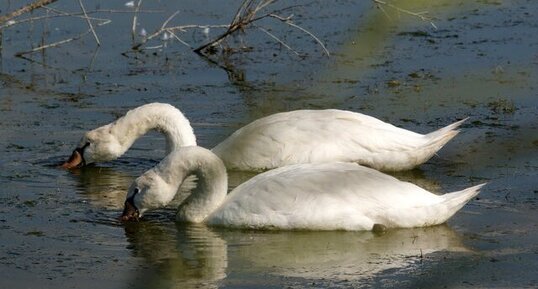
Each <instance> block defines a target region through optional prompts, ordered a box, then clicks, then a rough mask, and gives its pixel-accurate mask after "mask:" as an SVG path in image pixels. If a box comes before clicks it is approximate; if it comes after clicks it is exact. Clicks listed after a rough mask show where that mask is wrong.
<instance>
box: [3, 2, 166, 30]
mask: <svg viewBox="0 0 538 289" xmlns="http://www.w3.org/2000/svg"><path fill="white" fill-rule="evenodd" d="M43 9H46V10H51V11H53V12H55V13H58V14H56V15H44V16H36V17H30V18H25V19H21V20H11V21H9V22H8V23H5V24H2V25H0V29H3V28H6V27H11V26H14V25H18V24H22V23H26V22H32V21H39V20H43V19H50V18H58V17H79V18H84V13H82V12H77V13H67V12H63V11H60V10H57V9H52V8H49V7H43ZM138 12H139V13H162V12H163V11H161V10H140V11H138ZM86 13H87V14H88V15H89V14H95V13H134V11H124V10H92V11H86ZM88 18H89V19H90V20H94V21H101V22H104V23H102V24H108V23H110V22H111V20H110V19H106V18H95V17H88ZM102 24H101V25H102Z"/></svg>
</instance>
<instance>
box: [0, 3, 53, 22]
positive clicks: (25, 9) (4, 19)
mask: <svg viewBox="0 0 538 289" xmlns="http://www.w3.org/2000/svg"><path fill="white" fill-rule="evenodd" d="M56 1H58V0H37V1H35V2H33V3H30V4H28V5H26V6H24V7H22V8H19V9H17V10H15V11H13V12H11V13H9V14H7V15H4V16H0V24H2V23H4V22H7V21H9V20H11V19H13V18H15V17H18V16H21V15H22V14H25V13H28V12H31V11H33V10H35V9H37V8H40V7H43V6H45V5H49V4H51V3H53V2H56Z"/></svg>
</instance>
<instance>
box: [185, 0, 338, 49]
mask: <svg viewBox="0 0 538 289" xmlns="http://www.w3.org/2000/svg"><path fill="white" fill-rule="evenodd" d="M276 1H277V0H260V1H258V2H256V0H245V1H243V3H242V4H241V6H240V7H239V9H238V10H237V12H236V14H235V16H234V18H233V20H232V22H231V23H230V25H228V28H227V29H226V31H225V32H224V33H222V34H220V35H219V36H217V37H216V38H215V39H213V40H211V41H210V42H208V43H206V44H204V45H202V46H200V47H198V48H196V49H194V50H193V51H194V52H195V53H197V54H199V55H202V56H206V55H205V54H204V52H205V51H206V50H207V49H210V48H212V47H215V46H217V45H219V44H220V43H221V42H222V41H224V40H225V39H226V38H227V37H229V36H230V35H232V34H234V33H236V32H238V31H244V30H245V29H246V28H247V27H248V26H249V25H253V26H254V23H255V22H257V21H260V20H262V19H265V18H274V19H278V20H280V21H282V22H284V23H285V24H287V25H289V26H291V27H294V28H296V29H299V30H301V31H302V32H304V33H306V34H307V35H308V36H310V37H312V38H313V39H314V40H315V41H316V42H317V43H318V44H319V45H320V46H321V47H322V48H323V51H324V52H325V54H326V55H327V56H329V55H330V53H329V51H328V50H327V48H326V47H325V45H323V43H322V42H321V40H319V38H317V37H316V36H315V35H314V34H313V33H311V32H310V31H308V30H306V29H305V28H302V27H301V26H299V25H297V24H295V23H293V22H292V20H291V19H292V17H293V15H290V16H288V17H282V16H280V15H278V13H280V12H283V11H285V10H289V9H291V8H292V7H287V8H284V9H280V10H275V11H272V12H269V13H266V14H262V15H258V14H259V13H260V12H261V11H262V10H264V9H265V8H266V7H268V6H269V5H271V4H273V3H275V2H276ZM255 27H257V28H258V29H260V30H261V31H262V32H264V33H265V34H267V35H269V36H270V37H271V38H272V39H274V40H275V41H277V42H278V43H280V44H281V45H283V46H284V47H286V48H287V49H289V50H290V51H292V52H293V53H295V54H296V55H299V53H298V52H297V51H295V50H294V49H292V48H291V47H290V46H289V45H288V44H286V43H285V42H284V41H282V40H281V39H280V38H278V37H277V36H276V35H274V34H272V33H270V32H269V31H267V30H266V29H264V28H261V27H259V26H255Z"/></svg>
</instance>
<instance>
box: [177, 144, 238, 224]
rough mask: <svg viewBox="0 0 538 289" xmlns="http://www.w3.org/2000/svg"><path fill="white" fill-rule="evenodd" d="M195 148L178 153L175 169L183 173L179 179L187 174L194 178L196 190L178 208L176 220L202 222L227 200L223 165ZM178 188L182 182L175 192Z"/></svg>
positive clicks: (211, 154) (209, 153) (225, 175)
mask: <svg viewBox="0 0 538 289" xmlns="http://www.w3.org/2000/svg"><path fill="white" fill-rule="evenodd" d="M186 149H188V150H186ZM198 149H200V148H199V147H189V148H185V149H181V150H180V151H179V154H181V159H182V162H180V163H179V164H178V168H179V169H180V170H181V171H182V172H181V173H180V175H181V176H182V179H183V180H184V179H185V178H186V177H188V176H190V175H196V177H197V179H198V181H197V186H196V188H195V189H194V190H193V191H192V193H191V194H190V196H189V197H187V199H185V201H184V202H183V203H182V204H181V205H180V206H179V208H178V215H177V219H178V220H179V221H184V222H190V223H201V222H203V221H204V220H205V219H206V218H207V217H208V216H209V215H210V214H211V213H212V212H214V211H215V210H216V209H217V208H218V207H220V205H221V204H222V203H223V202H224V200H225V198H226V194H227V190H228V176H227V174H226V168H225V167H224V164H223V163H222V161H221V160H220V159H219V158H218V157H217V156H216V155H215V154H213V153H211V152H210V151H209V150H206V149H202V151H200V150H198ZM186 152H187V153H186ZM174 153H176V152H174ZM179 186H181V183H180V184H178V187H177V188H178V191H179Z"/></svg>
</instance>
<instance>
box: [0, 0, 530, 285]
mask: <svg viewBox="0 0 538 289" xmlns="http://www.w3.org/2000/svg"><path fill="white" fill-rule="evenodd" d="M14 2H15V1H7V3H6V2H2V3H0V10H1V12H0V14H4V13H5V12H6V11H11V10H13V9H14V8H15V7H19V6H20V5H21V3H18V2H17V3H14ZM67 2H69V3H67ZM239 2H240V1H229V2H227V3H226V4H222V3H221V1H209V0H208V1H160V2H151V3H150V1H147V3H146V2H144V3H143V8H145V9H148V10H149V9H151V10H159V11H160V12H159V13H154V12H152V13H149V12H144V13H142V14H141V15H140V16H139V19H140V20H139V21H140V23H141V24H140V25H141V27H144V28H145V29H146V30H147V31H148V32H151V31H153V30H154V29H156V28H157V27H160V25H161V24H162V22H163V21H164V20H165V19H166V18H167V17H168V16H169V15H171V14H172V13H173V12H174V11H176V10H178V9H179V10H180V14H179V15H178V17H177V18H175V19H174V21H173V23H174V24H175V25H179V24H192V23H196V24H222V23H227V22H228V21H229V19H230V18H231V17H232V15H233V13H234V12H235V9H236V7H237V6H238V5H239ZM295 2H297V3H299V4H303V3H304V2H301V1H293V2H292V4H295ZM355 2H360V3H355ZM306 3H307V4H305V5H304V6H301V7H296V8H295V9H294V10H293V13H294V15H295V17H296V21H297V23H298V24H300V25H301V26H303V27H305V28H307V29H308V30H309V31H312V32H313V33H315V34H316V35H317V36H318V37H319V38H320V39H321V40H322V41H323V42H324V43H325V44H326V45H327V47H328V49H329V50H330V51H331V53H332V55H331V57H326V56H323V53H322V50H321V48H320V47H319V46H317V45H316V43H315V42H314V41H313V40H312V39H310V38H309V37H307V36H306V35H304V34H302V33H301V32H300V31H297V30H294V29H292V28H290V27H287V26H285V25H282V24H281V23H276V22H273V21H266V22H264V23H262V24H260V25H263V27H266V28H271V29H272V30H271V31H272V32H273V33H274V34H276V35H279V36H280V37H281V38H282V39H283V40H285V41H286V42H287V43H288V44H290V45H291V46H292V47H293V48H294V49H295V50H297V51H299V52H301V53H306V54H307V56H306V58H304V59H303V58H300V57H297V56H295V55H294V54H293V53H292V52H289V51H288V50H286V49H285V48H284V47H282V46H281V45H279V44H278V43H275V42H273V41H272V39H271V38H269V37H268V36H266V35H265V34H263V33H262V32H260V31H259V30H249V31H247V33H246V34H245V35H244V36H242V37H238V38H236V41H237V42H238V43H243V44H245V45H246V46H251V47H252V49H251V50H250V51H249V52H245V53H239V54H234V55H231V56H230V57H229V58H228V59H226V60H223V61H222V62H221V63H226V68H227V69H228V71H226V70H224V69H223V68H222V67H219V66H217V65H214V64H212V63H210V62H207V61H205V60H204V59H202V58H200V57H198V56H197V55H196V54H194V53H192V52H191V51H190V50H189V49H188V48H186V47H185V46H183V45H181V44H178V43H177V42H169V43H167V47H165V48H164V49H160V50H152V51H148V52H145V53H139V54H132V53H128V54H127V56H123V55H122V54H121V53H122V52H125V51H129V47H130V45H131V36H130V29H131V21H132V13H114V14H110V13H105V12H101V13H97V14H94V16H95V17H99V18H108V19H112V20H113V22H112V23H111V24H109V25H106V26H102V27H97V33H98V35H99V36H100V38H101V39H100V40H101V42H102V45H101V47H99V48H96V45H95V42H94V40H93V38H92V36H91V34H88V35H87V36H85V37H84V38H82V39H80V40H78V41H75V42H72V43H70V44H68V45H66V46H63V47H58V48H54V49H49V50H47V51H46V52H45V53H43V54H42V53H34V54H30V55H26V58H27V59H22V58H16V57H13V55H14V54H15V53H16V52H19V51H24V50H29V49H31V48H32V47H36V46H39V45H40V43H41V42H42V41H44V42H45V43H50V42H54V41H58V40H61V39H66V38H69V37H72V36H74V35H76V34H78V33H81V32H83V31H85V30H86V29H87V26H86V25H87V24H86V22H85V21H84V20H83V19H79V18H58V19H56V18H54V19H49V20H48V21H47V22H43V21H34V22H33V23H30V24H25V25H19V26H14V27H11V28H8V29H6V30H5V31H4V35H3V51H2V52H3V55H2V62H1V70H0V152H1V154H0V184H1V186H0V268H1V270H0V287H2V288H36V287H39V288H95V287H100V288H191V287H192V288H214V287H222V288H253V287H258V288H283V287H290V288H327V287H331V288H350V287H359V288H362V287H364V288H366V287H371V286H375V287H385V288H440V287H446V288H461V287H472V288H477V287H478V288H491V287H504V288H507V287H509V288H525V287H528V288H534V287H537V286H538V278H537V277H536V276H538V275H537V274H536V272H538V245H537V244H538V227H537V222H536V221H537V220H538V213H537V212H538V211H537V204H538V202H537V201H538V181H537V175H538V174H537V169H538V118H537V113H538V93H537V88H538V87H537V85H536V84H537V83H538V74H537V72H538V38H537V37H536V35H538V22H537V21H536V16H537V15H538V3H535V1H524V0H514V1H503V0H498V1H448V0H447V1H444V0H443V1H434V3H431V2H430V1H396V2H393V3H395V4H397V5H399V7H401V8H405V9H409V10H411V11H423V10H428V11H429V12H430V15H432V16H434V17H435V18H436V19H435V20H434V23H435V25H436V26H437V27H438V28H437V29H434V28H433V27H432V26H431V25H430V24H429V23H427V22H421V21H420V20H418V19H416V18H413V17H410V16H408V15H405V14H403V13H395V12H394V11H393V10H391V9H390V8H387V7H385V10H386V14H385V13H384V12H383V11H382V10H380V9H376V8H375V6H374V4H373V3H371V2H370V1H334V2H333V1H313V2H306ZM123 4H124V3H107V2H104V1H95V0H93V1H85V5H86V8H87V9H88V10H90V11H93V10H96V9H106V10H108V9H121V10H126V9H128V8H125V7H124V5H123ZM71 5H72V6H71ZM280 5H281V6H283V5H286V3H281V4H280ZM54 7H56V8H58V9H64V10H68V11H79V9H80V8H79V6H78V3H71V2H70V1H58V2H57V3H56V4H55V6H54ZM49 13H52V12H49ZM34 16H37V14H36V15H34ZM44 30H45V31H46V32H45V33H44V32H43V31H44ZM214 35H216V31H215V30H211V31H210V33H209V36H214ZM43 36H44V37H43ZM182 37H183V39H184V40H185V41H187V42H189V43H193V44H194V43H202V42H204V41H205V38H204V37H206V36H205V35H204V34H203V33H202V32H200V31H198V32H187V33H184V34H182ZM156 44H160V43H159V41H157V42H156V43H152V45H156ZM234 47H238V45H237V44H236V46H234ZM153 101H160V102H168V103H171V104H173V105H175V106H177V107H178V108H180V109H181V110H182V111H183V112H184V114H185V115H186V116H187V117H188V118H189V119H190V120H191V122H192V123H193V126H194V128H195V133H196V135H197V137H198V140H199V143H200V144H201V145H203V146H206V147H212V146H213V145H215V144H216V143H218V142H220V141H221V140H222V139H223V138H224V137H226V136H227V135H229V134H230V133H231V132H233V131H234V130H235V129H236V128H238V127H240V126H241V125H243V124H246V123H248V122H250V121H252V120H254V119H257V118H259V117H261V116H264V115H268V114H271V113H274V112H278V111H287V110H291V109H300V108H341V109H350V110H354V111H359V112H363V113H366V114H370V115H373V116H376V117H378V118H380V119H383V120H386V121H389V122H391V123H393V124H396V125H399V126H402V127H405V128H408V129H412V130H415V131H419V132H428V131H431V130H434V129H436V128H439V127H441V126H443V125H446V124H448V123H451V122H453V121H455V120H457V119H461V118H464V117H470V120H469V121H468V122H467V123H466V124H465V125H464V126H463V129H462V130H463V131H462V133H461V134H460V135H458V137H457V138H456V139H454V140H453V141H452V142H451V143H449V144H448V145H447V146H446V147H445V148H443V149H442V150H441V151H440V153H439V155H438V156H437V157H435V158H434V159H432V160H430V161H429V162H428V163H426V164H424V165H422V166H421V167H420V168H419V169H417V170H414V171H411V172H405V173H400V174H397V177H400V178H402V179H406V180H410V181H412V182H415V183H417V184H420V185H422V186H425V187H427V188H429V189H431V190H433V191H436V192H447V191H454V190H459V189H462V188H464V187H467V186H470V185H471V184H477V183H480V182H484V181H488V182H489V184H488V185H487V187H485V189H484V190H483V192H482V193H481V195H480V197H479V199H478V200H473V201H472V202H471V203H470V204H468V205H467V206H466V207H465V208H464V209H463V210H462V211H460V212H459V213H458V214H457V215H456V216H455V217H454V218H452V219H451V220H450V221H449V222H448V224H447V225H443V226H438V227H432V228H424V229H413V230H395V231H389V232H388V233H386V234H384V235H374V234H372V233H370V232H256V231H240V230H239V231H238V230H224V229H212V228H206V227H203V226H185V225H178V224H175V223H174V222H173V216H174V212H173V210H171V209H166V210H161V211H158V212H155V213H152V214H150V215H148V216H147V218H146V220H145V221H143V222H140V223H138V224H130V225H128V226H124V225H122V224H120V223H119V222H117V221H116V218H117V216H118V215H119V214H120V211H121V203H122V202H123V198H124V194H125V190H126V188H127V187H128V185H129V183H130V182H131V180H132V179H133V178H134V177H135V176H137V175H139V174H140V173H141V172H143V171H144V170H146V169H148V168H150V167H151V166H153V165H154V164H155V163H156V162H158V161H159V160H160V159H161V158H162V157H163V154H164V141H163V139H162V138H161V137H160V135H158V134H150V135H148V136H147V137H144V138H143V139H141V140H139V141H137V143H136V144H135V146H134V147H133V149H131V150H130V151H129V152H128V153H127V154H126V155H125V156H124V157H122V158H121V159H119V160H117V161H114V162H110V163H104V164H99V165H98V166H95V167H89V168H84V169H80V170H74V171H69V172H68V171H63V170H59V169H57V168H56V167H54V164H56V163H58V162H59V161H61V160H64V159H65V158H66V157H67V156H68V155H69V154H70V152H71V150H72V149H73V147H74V145H75V144H76V143H77V141H78V139H79V138H80V136H81V135H82V134H83V132H84V131H86V130H89V129H92V128H94V127H96V126H99V125H102V124H105V123H108V122H110V121H112V120H114V119H115V118H116V117H118V116H119V115H121V114H123V113H124V112H125V111H127V110H128V109H130V108H133V107H135V106H138V105H140V104H143V103H147V102H153ZM231 177H232V178H233V182H234V183H238V182H240V181H241V180H243V179H245V178H248V177H249V176H248V175H244V174H240V173H233V174H232V175H231Z"/></svg>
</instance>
